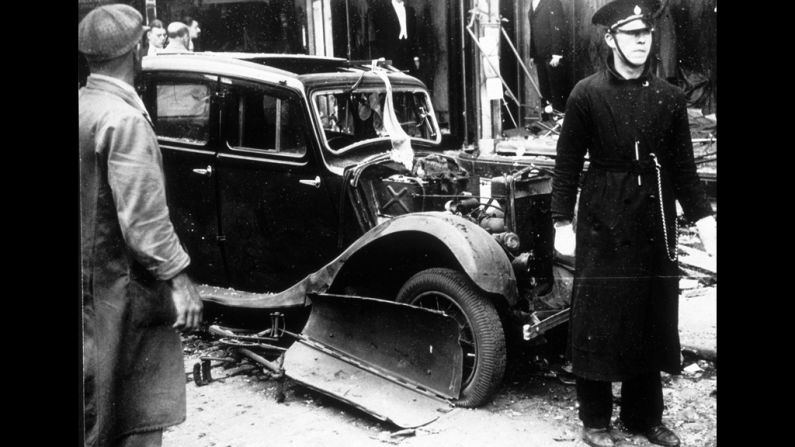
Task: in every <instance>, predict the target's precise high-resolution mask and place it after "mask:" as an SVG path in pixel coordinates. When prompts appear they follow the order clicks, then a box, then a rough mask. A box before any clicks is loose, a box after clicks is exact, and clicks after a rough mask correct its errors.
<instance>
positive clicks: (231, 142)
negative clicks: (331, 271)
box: [218, 78, 339, 292]
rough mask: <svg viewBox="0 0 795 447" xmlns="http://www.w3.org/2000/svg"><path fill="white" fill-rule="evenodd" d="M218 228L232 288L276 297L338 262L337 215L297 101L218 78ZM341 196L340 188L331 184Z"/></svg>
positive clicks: (267, 88)
mask: <svg viewBox="0 0 795 447" xmlns="http://www.w3.org/2000/svg"><path fill="white" fill-rule="evenodd" d="M220 85H221V86H222V87H221V88H222V95H223V96H224V104H225V106H224V109H223V119H222V129H223V130H222V138H223V140H224V147H223V148H222V150H221V152H220V153H219V155H218V187H219V197H220V201H221V208H220V209H221V225H222V227H223V229H224V237H225V239H226V242H225V247H226V261H227V265H228V266H229V281H230V286H231V287H233V288H235V289H241V290H246V291H252V292H268V291H269V292H278V291H281V290H284V289H286V288H287V287H289V286H291V285H293V284H294V283H295V282H297V281H298V280H300V279H301V278H303V277H304V276H306V275H307V274H309V273H312V272H314V271H315V270H317V269H318V268H320V267H322V266H323V265H324V264H326V263H327V262H329V261H331V260H332V259H333V258H334V257H335V256H336V255H337V254H338V248H337V242H338V241H337V225H338V222H337V217H336V216H337V212H336V208H335V206H336V205H335V204H333V203H332V200H331V196H330V194H329V190H328V187H329V185H330V183H334V182H331V181H329V176H330V175H331V174H328V173H326V171H325V170H324V169H323V165H322V163H321V162H320V160H319V159H318V157H317V156H316V155H317V153H318V152H317V151H318V150H319V148H318V147H317V146H316V143H315V140H314V139H313V138H312V137H311V135H312V134H311V133H310V129H311V127H310V124H309V122H310V121H309V115H308V111H307V106H306V103H305V102H304V100H303V99H302V96H301V95H299V94H298V93H297V92H296V91H294V90H290V89H288V88H286V87H282V86H280V85H267V84H262V83H257V82H250V81H245V80H239V79H227V78H221V84H220ZM335 185H336V188H339V183H338V182H337V183H335Z"/></svg>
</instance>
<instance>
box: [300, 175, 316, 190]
mask: <svg viewBox="0 0 795 447" xmlns="http://www.w3.org/2000/svg"><path fill="white" fill-rule="evenodd" d="M298 183H300V184H302V185H309V186H314V187H315V188H320V176H319V175H317V176H315V179H314V180H305V179H302V180H298Z"/></svg>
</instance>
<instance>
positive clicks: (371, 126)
mask: <svg viewBox="0 0 795 447" xmlns="http://www.w3.org/2000/svg"><path fill="white" fill-rule="evenodd" d="M385 99H386V91H385V90H384V89H381V90H373V89H368V90H364V89H362V90H356V91H354V92H350V91H334V92H318V93H316V94H314V95H313V102H314V106H315V109H316V111H317V114H318V117H319V118H320V122H321V125H322V126H323V130H324V131H325V132H324V133H325V137H326V143H327V144H328V147H329V148H331V149H333V150H340V149H342V148H344V147H347V146H351V145H353V144H355V143H358V142H361V141H364V140H368V139H372V138H380V137H388V134H387V132H386V131H385V129H384V126H383V110H384V102H385ZM392 100H393V102H392V103H393V107H394V109H395V115H396V117H397V119H398V121H400V125H401V127H402V128H403V130H404V131H405V132H406V134H408V135H409V136H410V137H412V138H418V139H424V140H430V141H434V140H435V139H436V138H437V129H438V127H437V124H436V121H435V119H433V117H432V116H431V108H430V105H429V98H428V96H427V95H426V94H425V93H424V92H417V91H400V90H393V91H392Z"/></svg>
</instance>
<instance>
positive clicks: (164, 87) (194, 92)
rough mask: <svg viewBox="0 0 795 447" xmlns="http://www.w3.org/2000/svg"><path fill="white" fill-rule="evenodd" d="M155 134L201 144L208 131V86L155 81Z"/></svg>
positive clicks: (206, 137) (204, 140)
mask: <svg viewBox="0 0 795 447" xmlns="http://www.w3.org/2000/svg"><path fill="white" fill-rule="evenodd" d="M156 95H157V106H156V108H155V110H156V116H155V127H156V129H157V135H158V136H160V137H165V138H167V139H171V140H177V141H181V142H187V143H194V144H204V143H206V142H207V139H208V137H209V134H210V126H209V124H210V88H209V87H208V86H207V85H205V84H200V83H191V82H173V81H161V82H158V83H157V84H156Z"/></svg>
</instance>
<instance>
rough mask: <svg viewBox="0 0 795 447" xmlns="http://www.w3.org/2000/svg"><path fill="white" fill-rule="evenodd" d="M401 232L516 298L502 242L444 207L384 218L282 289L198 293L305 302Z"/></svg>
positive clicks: (232, 302) (271, 302) (492, 289)
mask: <svg viewBox="0 0 795 447" xmlns="http://www.w3.org/2000/svg"><path fill="white" fill-rule="evenodd" d="M401 232H420V233H424V234H426V235H429V236H431V237H433V238H435V239H436V240H438V241H439V242H440V243H441V244H443V245H444V247H446V248H447V250H449V251H450V253H451V254H452V255H453V257H455V259H456V261H457V262H458V264H459V265H460V266H461V270H462V271H463V272H464V273H465V274H466V275H467V276H468V277H469V278H470V279H471V280H472V282H474V283H475V285H477V286H478V287H479V288H481V289H482V290H483V291H485V292H487V293H489V294H495V295H500V296H503V297H505V300H506V301H507V303H508V305H509V306H513V305H514V304H516V302H517V301H518V298H519V293H518V290H517V287H516V276H515V275H514V272H513V268H512V267H511V262H510V260H509V259H508V256H507V255H506V254H505V251H504V250H503V249H502V247H501V246H500V244H499V243H498V242H497V241H496V240H494V237H492V236H491V235H490V234H489V233H488V232H486V230H484V229H482V228H480V227H479V226H478V225H477V224H475V223H473V222H471V221H469V220H466V219H464V218H462V217H460V216H456V215H453V214H450V213H447V212H442V211H429V212H423V213H410V214H404V215H401V216H397V217H394V218H392V219H389V220H387V221H385V222H382V223H381V224H379V225H377V226H375V227H373V228H371V229H370V230H369V231H367V232H366V233H364V234H363V235H362V236H361V237H359V238H358V239H356V240H355V241H354V242H353V243H352V244H351V245H350V246H348V248H347V249H345V250H344V251H343V252H342V253H341V254H340V255H339V256H337V258H335V259H334V260H333V261H331V262H329V263H328V264H326V265H325V266H324V267H323V268H321V269H319V270H317V271H316V272H314V273H312V274H309V275H307V276H306V277H305V278H304V279H303V280H301V281H299V282H298V283H296V284H294V285H293V286H292V287H290V288H288V289H286V290H284V291H282V292H279V293H246V292H241V291H234V293H232V294H231V295H230V294H228V293H227V294H223V293H220V292H218V291H217V290H216V291H215V292H212V290H213V289H217V288H211V287H203V288H201V289H200V294H201V295H202V299H205V300H209V301H214V302H217V303H219V304H222V305H226V306H232V307H247V308H259V309H262V308H281V307H291V306H302V305H307V304H309V302H308V300H307V294H310V293H324V292H326V291H327V290H328V289H329V288H330V287H331V286H332V284H333V283H334V279H335V278H336V277H337V274H338V273H339V272H340V271H341V270H342V268H343V267H344V266H345V263H346V262H347V261H348V260H349V259H351V258H352V257H354V256H355V255H356V253H358V252H359V251H360V250H362V249H364V248H365V247H367V246H368V245H369V244H371V243H373V242H375V241H377V240H379V239H381V238H383V237H385V236H389V235H395V234H398V233H401ZM211 292H212V293H211ZM226 295H229V296H226Z"/></svg>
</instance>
